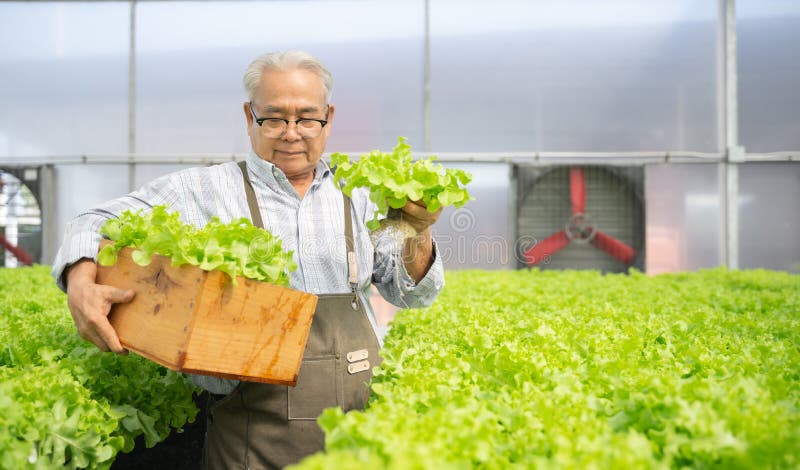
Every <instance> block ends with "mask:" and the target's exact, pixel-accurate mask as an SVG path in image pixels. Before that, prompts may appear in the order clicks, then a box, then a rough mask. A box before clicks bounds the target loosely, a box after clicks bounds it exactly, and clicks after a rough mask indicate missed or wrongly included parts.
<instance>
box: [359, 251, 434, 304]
mask: <svg viewBox="0 0 800 470" xmlns="http://www.w3.org/2000/svg"><path fill="white" fill-rule="evenodd" d="M387 238H390V237H387ZM432 256H433V263H432V264H431V267H430V268H429V269H428V272H427V273H425V276H424V277H423V278H422V279H421V280H420V281H419V282H418V283H416V282H414V280H413V279H412V278H411V276H410V275H409V274H408V272H407V271H406V268H405V265H404V264H403V261H402V243H397V242H396V241H393V240H388V239H384V240H382V241H379V242H378V246H377V247H376V249H375V265H374V268H373V272H372V282H373V284H374V285H375V287H376V288H377V289H378V292H380V294H381V295H382V296H383V298H384V299H386V300H387V301H388V302H390V303H392V304H393V305H395V306H397V307H401V308H422V307H428V306H430V305H431V304H432V303H433V301H434V300H436V297H437V296H438V295H439V292H441V290H442V288H444V265H443V264H442V257H441V255H440V253H439V248H438V247H437V245H436V242H435V241H434V242H433V253H432Z"/></svg>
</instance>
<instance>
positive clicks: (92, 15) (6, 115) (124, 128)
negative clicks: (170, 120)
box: [0, 2, 130, 156]
mask: <svg viewBox="0 0 800 470" xmlns="http://www.w3.org/2000/svg"><path fill="white" fill-rule="evenodd" d="M129 11H130V9H129V6H128V4H127V3H125V2H109V3H80V2H74V3H71V2H59V3H48V2H43V3H27V2H24V3H5V2H3V3H0V103H2V106H0V156H46V155H70V154H71V155H75V154H82V153H123V152H127V150H128V37H129V32H128V31H129V28H128V25H129V23H130V18H129Z"/></svg>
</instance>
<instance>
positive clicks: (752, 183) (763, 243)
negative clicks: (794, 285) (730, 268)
mask: <svg viewBox="0 0 800 470" xmlns="http://www.w3.org/2000/svg"><path fill="white" fill-rule="evenodd" d="M798 201H800V164H798V163H747V164H742V165H739V267H740V268H742V269H752V268H767V269H781V270H785V271H789V272H794V273H800V237H798V236H797V234H798V233H800V210H798Z"/></svg>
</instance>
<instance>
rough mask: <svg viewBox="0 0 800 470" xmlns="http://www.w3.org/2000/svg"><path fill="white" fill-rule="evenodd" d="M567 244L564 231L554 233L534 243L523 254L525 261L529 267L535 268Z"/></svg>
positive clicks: (567, 240)
mask: <svg viewBox="0 0 800 470" xmlns="http://www.w3.org/2000/svg"><path fill="white" fill-rule="evenodd" d="M568 244H569V237H568V236H567V233H566V232H565V231H563V230H562V231H560V232H556V233H554V234H552V235H550V236H549V237H547V238H545V239H544V240H542V241H539V242H536V244H535V245H533V246H532V247H531V248H530V249H528V251H526V252H525V253H524V256H525V261H527V262H528V264H529V265H531V266H535V265H537V264H539V263H540V262H541V261H542V260H543V259H545V258H546V257H548V256H550V255H552V254H553V253H555V252H556V251H558V250H560V249H562V248H564V247H565V246H567V245H568Z"/></svg>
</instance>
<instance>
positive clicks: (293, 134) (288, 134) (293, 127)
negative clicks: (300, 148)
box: [283, 122, 303, 142]
mask: <svg viewBox="0 0 800 470" xmlns="http://www.w3.org/2000/svg"><path fill="white" fill-rule="evenodd" d="M302 138H303V136H301V135H300V133H299V132H298V131H297V123H295V122H289V123H288V124H287V125H286V130H285V131H284V132H283V140H286V141H289V142H296V141H298V140H300V139H302Z"/></svg>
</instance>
